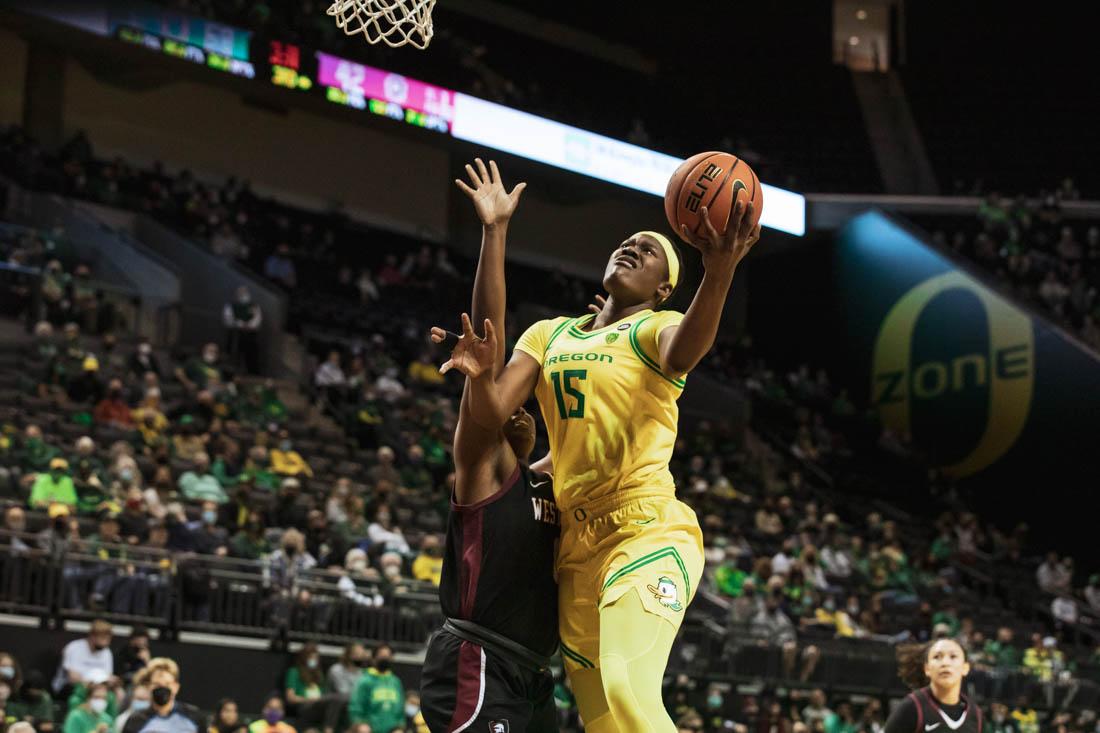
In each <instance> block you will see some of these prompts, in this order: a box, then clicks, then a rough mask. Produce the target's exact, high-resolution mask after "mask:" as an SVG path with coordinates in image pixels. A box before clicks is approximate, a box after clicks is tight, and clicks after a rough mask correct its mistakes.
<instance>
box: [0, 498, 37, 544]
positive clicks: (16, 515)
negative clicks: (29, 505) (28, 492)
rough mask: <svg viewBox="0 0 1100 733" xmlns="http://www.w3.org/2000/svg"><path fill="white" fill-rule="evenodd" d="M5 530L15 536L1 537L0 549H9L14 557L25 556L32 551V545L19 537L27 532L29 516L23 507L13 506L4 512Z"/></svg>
mask: <svg viewBox="0 0 1100 733" xmlns="http://www.w3.org/2000/svg"><path fill="white" fill-rule="evenodd" d="M4 530H5V531H7V532H12V533H14V534H12V535H5V536H3V537H0V547H3V548H5V549H7V551H9V552H11V553H12V554H13V555H17V554H23V553H26V552H27V551H28V550H30V549H31V548H30V545H28V544H27V543H26V542H25V541H24V539H23V538H22V537H19V536H18V535H19V534H22V533H24V532H26V531H27V515H26V513H25V512H24V511H23V507H21V506H18V505H12V506H9V507H8V508H7V510H6V511H5V512H4Z"/></svg>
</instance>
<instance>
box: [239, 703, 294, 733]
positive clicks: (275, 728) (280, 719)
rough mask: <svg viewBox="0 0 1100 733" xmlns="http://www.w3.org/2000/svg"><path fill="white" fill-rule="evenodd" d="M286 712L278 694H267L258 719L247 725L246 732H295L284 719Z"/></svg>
mask: <svg viewBox="0 0 1100 733" xmlns="http://www.w3.org/2000/svg"><path fill="white" fill-rule="evenodd" d="M285 717H286V712H285V711H284V709H283V700H282V698H280V697H279V696H278V695H268V697H267V699H266V700H264V706H263V712H261V713H260V718H259V719H258V720H254V721H252V723H251V724H250V725H249V726H248V733H297V731H296V730H295V729H294V726H292V725H290V724H289V723H287V722H286V720H284V718H285Z"/></svg>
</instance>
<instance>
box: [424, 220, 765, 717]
mask: <svg viewBox="0 0 1100 733" xmlns="http://www.w3.org/2000/svg"><path fill="white" fill-rule="evenodd" d="M749 206H751V204H750V205H749ZM703 213H704V217H703V221H704V222H705V227H706V233H705V235H704V236H702V237H697V238H693V239H692V240H691V241H692V244H693V245H694V246H695V247H696V248H697V249H698V250H699V251H700V253H701V254H702V259H703V266H704V270H705V271H704V275H703V280H702V282H701V283H700V285H699V288H698V290H697V291H696V293H695V297H694V299H693V301H692V303H691V306H690V307H689V308H688V310H687V312H686V313H684V314H681V313H677V312H674V311H660V310H658V308H659V307H660V305H661V304H662V303H663V302H664V301H666V300H667V299H668V298H669V296H670V295H671V294H672V292H673V290H674V289H675V288H676V285H677V283H678V282H679V279H680V270H681V262H680V259H679V253H678V251H677V250H676V248H675V247H674V246H673V244H672V243H671V242H670V241H669V240H668V238H667V237H665V236H664V235H662V234H659V233H657V232H639V233H637V234H635V235H633V236H631V237H629V238H628V239H627V240H626V241H625V242H623V243H622V244H621V245H619V246H618V247H617V248H616V249H615V250H614V251H613V252H612V253H611V257H610V259H609V261H608V264H607V269H606V271H605V273H604V279H603V284H604V287H605V288H606V290H607V293H608V296H607V299H606V301H605V302H604V304H603V307H602V309H601V311H600V312H599V313H598V314H589V315H585V316H580V317H577V318H569V317H564V316H563V317H560V318H555V319H551V320H547V321H540V322H538V323H536V324H534V325H533V326H531V327H530V328H529V329H528V330H527V331H526V332H525V333H524V334H523V336H521V337H520V340H519V342H518V343H517V345H516V349H515V352H514V353H513V355H512V358H511V360H510V361H509V362H508V364H507V365H506V366H505V367H504V369H503V370H502V371H500V373H499V376H497V377H495V378H494V376H493V367H494V362H495V360H496V359H498V358H499V356H497V337H496V333H495V331H494V330H493V328H492V324H491V323H489V322H488V321H486V322H485V323H484V329H485V336H484V338H478V337H477V336H476V334H475V333H474V331H473V328H472V324H471V323H470V319H469V317H468V316H466V315H465V314H464V315H463V316H462V322H463V335H462V338H461V339H460V340H459V342H458V345H457V346H456V347H455V349H454V351H453V352H452V354H451V359H450V360H449V361H448V362H447V363H446V364H444V365H443V367H442V371H447V370H449V369H452V368H454V369H458V370H459V371H461V372H462V373H464V374H465V375H466V376H467V377H469V378H470V381H469V387H470V393H469V398H470V399H469V406H470V415H471V417H472V418H473V419H474V420H476V421H477V422H479V423H481V424H482V425H483V426H484V427H485V428H486V429H494V430H495V429H499V428H500V426H501V425H503V424H504V422H505V420H507V419H508V416H509V415H511V414H512V413H513V412H514V411H515V409H516V408H517V407H518V406H520V405H521V404H523V402H524V401H525V400H526V399H527V398H528V396H529V395H530V394H531V393H532V392H534V394H535V396H536V397H537V398H538V401H539V407H540V409H541V412H542V416H543V419H544V420H545V422H546V426H547V432H548V433H549V437H550V454H551V456H552V459H553V465H554V493H555V495H556V499H557V503H558V506H559V509H560V511H561V517H562V537H561V547H560V550H559V555H558V561H557V569H558V582H559V603H558V606H559V611H560V613H559V615H560V631H561V638H562V646H561V650H562V655H563V657H564V659H565V664H566V671H567V672H568V673H569V675H570V678H571V680H572V683H573V691H574V693H575V694H576V696H577V704H578V706H579V708H580V714H581V718H582V720H583V721H584V723H585V730H586V731H588V733H607V732H608V731H616V732H619V733H644V732H646V731H660V732H661V733H665V732H667V733H672V732H673V731H675V726H674V725H673V723H672V720H671V719H670V718H669V716H668V713H667V712H666V711H665V710H664V706H663V704H662V702H661V679H662V677H663V675H664V670H665V666H666V665H667V663H668V655H669V652H670V651H671V649H672V643H673V640H674V639H675V636H676V632H677V630H678V629H679V627H680V623H681V621H682V620H683V616H684V610H685V609H686V607H687V605H688V603H689V602H690V601H691V599H692V597H693V596H694V594H695V590H696V586H697V585H698V581H699V578H700V576H701V575H702V571H703V544H702V534H701V532H700V530H699V523H698V521H697V519H696V517H695V513H694V512H693V511H692V510H691V509H690V508H689V507H687V506H686V505H684V504H682V503H680V502H679V501H677V500H676V497H675V486H674V485H673V480H672V474H671V473H670V471H669V468H668V463H669V460H670V458H671V457H672V450H673V446H674V444H675V442H676V426H677V417H678V410H677V405H676V400H677V399H678V398H679V395H680V391H681V389H682V388H683V386H684V378H685V375H687V373H688V372H689V371H691V369H692V368H693V367H694V366H695V365H696V364H698V363H699V361H700V360H701V359H702V358H703V356H705V355H706V353H707V352H708V351H709V350H710V348H711V346H712V345H713V343H714V337H715V334H716V332H717V329H718V323H719V320H720V317H721V313H722V308H723V306H724V304H725V301H726V297H727V295H728V293H729V289H730V285H731V283H732V281H733V274H734V270H735V269H736V267H737V264H738V263H739V262H740V261H741V259H742V258H743V257H744V256H745V254H746V253H747V252H748V251H749V249H750V248H751V247H752V245H753V244H755V242H756V241H757V239H758V238H759V236H760V231H759V226H757V227H755V228H750V227H751V218H750V217H748V216H745V213H746V212H745V210H744V208H742V205H741V203H740V202H738V204H737V205H736V206H735V208H734V210H733V212H732V213H731V215H730V221H729V225H728V227H727V230H726V233H725V234H719V233H718V232H717V231H715V230H714V228H713V227H712V226H711V225H710V220H709V218H707V217H706V212H705V210H704V212H703ZM685 235H686V232H685Z"/></svg>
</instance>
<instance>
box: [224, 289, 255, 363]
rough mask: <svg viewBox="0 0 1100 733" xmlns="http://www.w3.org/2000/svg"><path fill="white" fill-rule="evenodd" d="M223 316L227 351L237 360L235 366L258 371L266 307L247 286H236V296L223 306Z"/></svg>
mask: <svg viewBox="0 0 1100 733" xmlns="http://www.w3.org/2000/svg"><path fill="white" fill-rule="evenodd" d="M222 320H223V322H224V323H225V330H226V342H227V343H226V349H225V350H226V353H228V354H229V355H230V357H232V358H233V359H234V360H235V366H238V367H240V366H243V367H244V371H245V373H246V374H258V373H259V371H260V327H261V326H262V324H263V311H262V310H261V309H260V306H259V305H258V304H257V303H255V302H253V300H252V293H251V291H249V289H248V288H247V287H245V286H244V285H242V286H240V287H239V288H237V292H236V296H235V297H234V299H233V300H232V301H230V302H229V303H226V304H225V308H223V309H222Z"/></svg>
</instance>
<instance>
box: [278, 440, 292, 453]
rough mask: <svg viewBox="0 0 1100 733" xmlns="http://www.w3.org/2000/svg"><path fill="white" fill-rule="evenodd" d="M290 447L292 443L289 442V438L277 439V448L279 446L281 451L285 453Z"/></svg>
mask: <svg viewBox="0 0 1100 733" xmlns="http://www.w3.org/2000/svg"><path fill="white" fill-rule="evenodd" d="M292 447H293V443H291V442H290V441H289V440H281V441H279V448H280V449H281V450H282V451H283V452H284V453H286V452H287V451H289V450H290V449H291V448H292Z"/></svg>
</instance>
